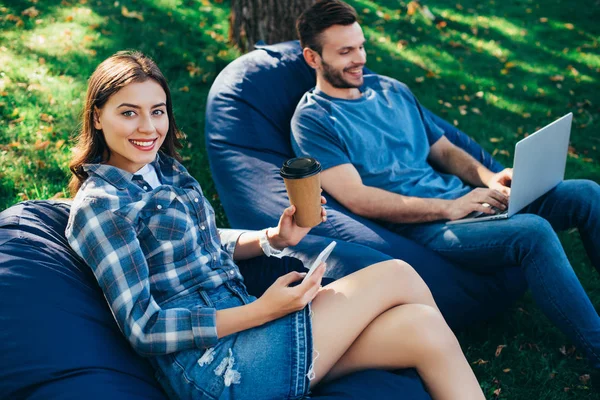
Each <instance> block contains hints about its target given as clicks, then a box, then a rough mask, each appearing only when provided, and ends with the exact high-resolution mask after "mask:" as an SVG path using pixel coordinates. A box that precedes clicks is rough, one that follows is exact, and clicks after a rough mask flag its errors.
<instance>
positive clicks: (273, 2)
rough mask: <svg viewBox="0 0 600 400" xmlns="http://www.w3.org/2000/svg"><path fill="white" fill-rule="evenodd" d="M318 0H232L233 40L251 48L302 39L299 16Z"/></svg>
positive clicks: (230, 35) (231, 34)
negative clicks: (262, 43)
mask: <svg viewBox="0 0 600 400" xmlns="http://www.w3.org/2000/svg"><path fill="white" fill-rule="evenodd" d="M314 2H315V0H231V16H230V25H229V26H230V28H229V40H230V42H231V43H233V44H235V45H237V46H238V48H239V49H240V50H241V51H243V52H247V51H250V50H252V49H253V48H254V44H255V43H256V42H258V41H259V40H262V41H264V42H265V43H267V44H273V43H278V42H283V41H286V40H295V39H298V38H297V35H296V19H297V18H298V16H300V14H301V13H302V11H304V10H305V9H307V8H308V7H310V6H311V5H312V4H313V3H314Z"/></svg>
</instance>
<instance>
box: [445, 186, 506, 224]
mask: <svg viewBox="0 0 600 400" xmlns="http://www.w3.org/2000/svg"><path fill="white" fill-rule="evenodd" d="M507 205H508V196H507V195H505V194H504V193H502V192H501V191H499V190H495V189H484V188H477V189H474V190H473V191H471V192H469V193H467V194H466V195H464V196H463V197H459V198H458V199H456V200H454V201H452V202H451V203H450V208H449V209H448V211H447V218H448V219H449V220H451V221H454V220H456V219H460V218H463V217H465V216H467V215H469V214H470V213H472V212H473V211H480V212H482V213H485V214H494V210H493V209H492V207H496V208H498V209H500V210H505V209H506V207H507ZM490 206H491V207H490Z"/></svg>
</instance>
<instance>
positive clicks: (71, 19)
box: [65, 15, 73, 22]
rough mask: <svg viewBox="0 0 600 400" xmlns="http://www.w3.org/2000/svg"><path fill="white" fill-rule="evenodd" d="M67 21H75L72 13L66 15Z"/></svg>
mask: <svg viewBox="0 0 600 400" xmlns="http://www.w3.org/2000/svg"><path fill="white" fill-rule="evenodd" d="M65 21H67V22H71V21H73V16H72V15H67V16H66V17H65Z"/></svg>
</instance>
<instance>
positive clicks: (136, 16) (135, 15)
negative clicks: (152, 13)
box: [121, 6, 144, 22]
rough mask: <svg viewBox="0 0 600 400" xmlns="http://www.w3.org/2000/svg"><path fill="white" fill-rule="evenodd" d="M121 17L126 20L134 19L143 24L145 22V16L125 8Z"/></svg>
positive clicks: (122, 8) (122, 9)
mask: <svg viewBox="0 0 600 400" xmlns="http://www.w3.org/2000/svg"><path fill="white" fill-rule="evenodd" d="M121 15H122V16H124V17H125V18H134V19H137V20H139V21H142V22H143V21H144V16H143V15H142V14H140V13H139V12H137V11H129V10H128V9H127V7H125V6H123V7H121Z"/></svg>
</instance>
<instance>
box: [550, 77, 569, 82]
mask: <svg viewBox="0 0 600 400" xmlns="http://www.w3.org/2000/svg"><path fill="white" fill-rule="evenodd" d="M550 80H551V81H552V82H562V81H564V80H565V77H564V76H562V75H552V76H551V77H550Z"/></svg>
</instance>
